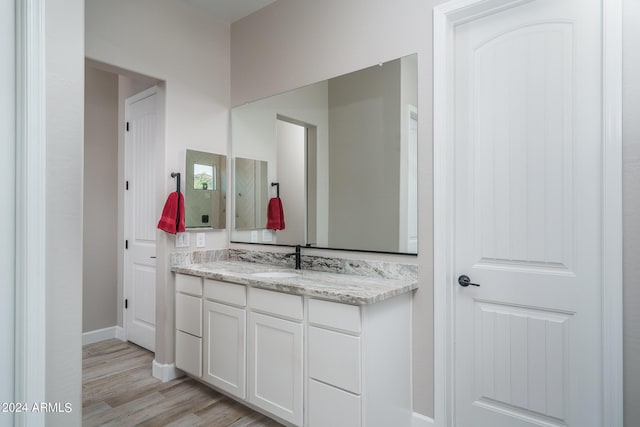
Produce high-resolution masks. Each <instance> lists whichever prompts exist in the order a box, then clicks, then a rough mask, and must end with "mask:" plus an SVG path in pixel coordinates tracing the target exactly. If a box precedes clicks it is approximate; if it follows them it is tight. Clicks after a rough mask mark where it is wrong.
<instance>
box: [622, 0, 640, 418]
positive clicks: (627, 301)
mask: <svg viewBox="0 0 640 427" xmlns="http://www.w3.org/2000/svg"><path fill="white" fill-rule="evenodd" d="M623 5H624V23H623V31H624V36H623V37H624V42H623V49H624V50H623V54H624V61H623V67H624V68H623V105H622V108H623V125H622V128H623V129H622V141H623V157H624V162H623V165H624V166H623V173H624V178H623V186H624V347H625V348H624V360H625V361H624V381H625V383H624V384H625V387H624V389H625V399H624V405H625V414H624V415H625V423H624V424H625V426H627V427H632V426H640V120H639V118H640V50H638V46H640V27H638V22H640V2H638V1H637V0H624V2H623Z"/></svg>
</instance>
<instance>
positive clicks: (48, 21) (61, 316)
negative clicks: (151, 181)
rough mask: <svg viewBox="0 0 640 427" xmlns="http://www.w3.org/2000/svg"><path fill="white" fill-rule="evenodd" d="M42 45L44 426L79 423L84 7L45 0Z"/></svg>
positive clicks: (75, 1) (79, 1)
mask: <svg viewBox="0 0 640 427" xmlns="http://www.w3.org/2000/svg"><path fill="white" fill-rule="evenodd" d="M45 9H46V14H45V15H46V16H45V23H44V28H45V29H46V30H45V40H46V57H45V69H46V150H47V152H46V189H45V191H46V205H45V212H43V215H45V218H46V235H45V239H46V248H45V250H46V276H45V277H46V284H45V288H46V307H45V310H46V314H45V316H46V317H45V318H46V365H45V368H46V374H45V375H46V377H45V384H46V390H45V400H46V401H47V402H69V403H71V405H72V407H73V411H72V412H71V413H49V414H47V415H46V416H45V418H46V425H47V426H50V427H55V426H64V427H68V426H79V425H81V421H82V401H81V390H82V388H81V385H82V176H83V167H82V163H83V127H84V126H83V110H84V14H83V10H84V2H83V0H48V1H47V5H46V8H45Z"/></svg>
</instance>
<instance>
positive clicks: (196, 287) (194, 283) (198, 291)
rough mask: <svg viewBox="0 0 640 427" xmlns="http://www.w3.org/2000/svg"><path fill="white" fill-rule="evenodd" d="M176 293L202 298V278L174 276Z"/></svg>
mask: <svg viewBox="0 0 640 427" xmlns="http://www.w3.org/2000/svg"><path fill="white" fill-rule="evenodd" d="M176 291H178V292H184V293H186V294H191V295H197V296H202V277H198V276H189V275H188V274H176Z"/></svg>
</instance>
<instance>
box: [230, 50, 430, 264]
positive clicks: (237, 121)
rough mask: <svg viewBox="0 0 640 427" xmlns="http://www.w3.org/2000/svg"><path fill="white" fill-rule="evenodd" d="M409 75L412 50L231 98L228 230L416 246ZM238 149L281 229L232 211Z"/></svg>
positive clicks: (265, 236)
mask: <svg viewBox="0 0 640 427" xmlns="http://www.w3.org/2000/svg"><path fill="white" fill-rule="evenodd" d="M417 80H418V71H417V55H416V54H414V55H409V56H406V57H403V58H399V59H396V60H393V61H389V62H386V63H384V64H379V65H375V66H372V67H369V68H366V69H363V70H359V71H355V72H353V73H349V74H345V75H343V76H339V77H335V78H332V79H329V80H325V81H321V82H318V83H315V84H312V85H309V86H305V87H302V88H299V89H296V90H292V91H290V92H286V93H283V94H279V95H275V96H272V97H269V98H265V99H262V100H259V101H255V102H252V103H248V104H245V105H242V106H239V107H236V108H234V109H233V110H232V130H231V132H232V155H233V157H234V162H235V165H236V166H235V168H236V171H235V175H234V182H233V186H234V191H233V194H234V199H235V200H233V201H232V203H231V206H232V207H233V209H234V210H235V212H233V213H232V215H231V218H232V221H233V224H232V233H231V240H232V241H233V242H253V243H265V244H281V245H295V244H303V245H307V246H311V247H318V248H331V249H349V250H361V251H380V252H394V253H412V254H414V253H417V246H418V237H417V236H418V209H417V205H418V204H417V197H418V192H417V145H418V135H417V129H418V110H417V105H418V91H417ZM239 159H251V160H254V161H259V162H264V163H263V164H264V169H263V170H264V171H265V174H266V181H267V182H266V183H264V180H262V181H261V187H260V188H261V191H262V190H265V189H266V191H268V196H267V197H266V199H269V198H273V197H276V196H277V193H278V192H279V197H280V199H281V201H282V206H283V210H284V222H285V228H284V229H282V230H269V229H267V228H266V219H265V216H261V217H258V216H257V215H254V216H253V217H254V218H257V219H256V222H255V223H254V225H253V226H251V227H247V226H246V223H245V222H242V221H240V220H239V219H241V218H242V217H243V214H242V213H241V212H239V211H238V207H239V206H241V205H242V203H241V202H239V200H238V197H239V196H238V194H239V193H240V192H239V191H238V187H239V186H242V185H245V184H243V183H242V182H241V178H240V177H239V176H238V170H239V167H238V161H239ZM240 161H241V162H242V160H240ZM247 168H249V166H247ZM253 170H255V164H254V169H253ZM265 184H266V185H265ZM272 184H273V185H272ZM253 200H254V201H255V200H256V199H253ZM267 206H268V200H262V199H261V200H260V201H259V202H256V205H255V209H257V210H260V209H261V210H262V212H264V213H265V215H266V212H267Z"/></svg>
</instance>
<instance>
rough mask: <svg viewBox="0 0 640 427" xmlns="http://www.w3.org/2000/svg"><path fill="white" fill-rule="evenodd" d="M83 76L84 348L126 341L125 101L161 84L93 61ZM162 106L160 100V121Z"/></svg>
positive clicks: (154, 219)
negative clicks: (94, 343) (103, 341)
mask: <svg viewBox="0 0 640 427" xmlns="http://www.w3.org/2000/svg"><path fill="white" fill-rule="evenodd" d="M85 76H86V77H85V159H84V171H85V173H84V192H85V194H84V206H83V234H84V238H83V240H84V245H83V275H84V277H83V325H82V326H83V344H90V343H93V342H98V341H102V340H104V339H108V338H114V337H115V338H119V339H122V340H127V339H128V338H129V339H131V337H128V334H127V327H126V324H125V322H126V319H125V316H124V314H125V312H126V310H127V308H125V305H128V304H129V301H127V298H126V297H125V294H124V275H125V272H124V270H125V268H124V258H125V253H126V252H125V251H127V249H126V246H127V244H128V243H127V242H126V240H128V239H127V238H126V237H125V231H124V228H125V222H124V209H125V207H124V206H125V204H124V198H125V194H126V180H125V171H124V165H125V135H126V120H125V101H126V99H127V98H129V97H131V96H133V95H135V94H138V93H141V92H143V91H145V90H146V89H148V88H150V87H153V86H155V85H160V86H159V88H160V90H162V83H160V82H159V81H158V80H156V79H153V78H150V77H147V76H142V75H139V74H135V73H131V72H129V71H127V70H122V69H119V68H116V67H112V66H109V65H107V64H103V63H99V62H96V61H92V60H86V66H85ZM163 105H164V104H163V100H162V98H161V99H160V102H159V105H158V109H159V110H158V111H159V112H158V114H160V116H161V117H163V115H164V113H163V111H164V107H163ZM162 138H163V136H162V133H161V134H160V139H161V140H162ZM157 160H158V159H156V161H157ZM158 164H160V163H158ZM156 180H157V177H156ZM158 202H159V200H158ZM156 204H157V203H156ZM152 216H153V217H154V218H153V219H152V220H153V221H157V217H156V216H157V215H156V214H153V215H152ZM154 229H155V224H154ZM154 288H155V284H154ZM152 311H154V312H155V304H154V308H153V310H152ZM133 340H134V341H135V338H134V339H133ZM135 342H137V341H135ZM138 344H141V345H145V344H144V343H140V342H138ZM147 345H148V344H147Z"/></svg>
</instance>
